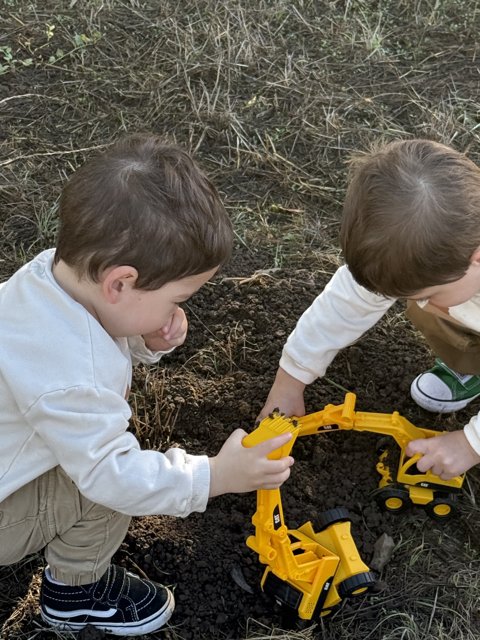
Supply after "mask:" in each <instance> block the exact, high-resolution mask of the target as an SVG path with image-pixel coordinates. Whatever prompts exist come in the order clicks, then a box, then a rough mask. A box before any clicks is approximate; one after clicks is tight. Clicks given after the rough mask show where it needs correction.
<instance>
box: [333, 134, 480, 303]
mask: <svg viewBox="0 0 480 640" xmlns="http://www.w3.org/2000/svg"><path fill="white" fill-rule="evenodd" d="M340 238H341V246H342V249H343V252H344V257H345V260H346V263H347V265H348V266H349V268H350V271H351V272H352V275H353V277H354V278H355V279H356V280H357V282H359V283H360V284H361V285H363V286H364V287H366V288H367V289H369V290H371V291H374V292H376V293H380V294H382V295H385V296H392V297H409V296H411V295H414V294H416V293H418V292H419V291H421V290H422V289H425V288H427V287H430V286H434V285H440V284H446V283H448V282H454V281H455V280H458V279H460V278H461V277H462V276H463V275H464V274H465V272H466V271H467V269H468V267H469V262H470V259H471V256H472V255H473V253H474V252H475V250H476V249H477V248H478V247H479V246H480V168H479V167H478V166H477V165H476V164H474V163H473V162H472V161H471V160H469V159H468V158H467V157H466V156H465V155H464V154H463V153H459V152H458V151H455V150H454V149H452V148H450V147H447V146H445V145H443V144H440V143H438V142H433V141H430V140H404V141H396V142H392V143H390V144H387V145H385V146H383V147H380V148H377V149H374V150H373V151H371V152H370V153H367V154H365V155H362V156H360V155H359V156H357V157H355V158H353V160H352V163H351V173H350V180H349V185H348V189H347V195H346V199H345V204H344V211H343V222H342V227H341V232H340Z"/></svg>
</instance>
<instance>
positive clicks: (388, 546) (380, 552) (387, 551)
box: [370, 533, 395, 573]
mask: <svg viewBox="0 0 480 640" xmlns="http://www.w3.org/2000/svg"><path fill="white" fill-rule="evenodd" d="M394 547H395V543H394V541H393V538H392V537H391V536H389V535H388V534H387V533H383V534H382V535H381V536H380V538H378V540H377V541H376V542H375V545H374V547H373V549H374V551H373V557H372V559H371V561H370V566H371V567H372V569H373V570H374V571H378V572H379V573H380V572H381V571H382V569H383V567H384V566H385V565H386V564H387V563H388V562H390V559H391V557H392V552H393V548H394Z"/></svg>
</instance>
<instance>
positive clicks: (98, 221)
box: [55, 134, 233, 290]
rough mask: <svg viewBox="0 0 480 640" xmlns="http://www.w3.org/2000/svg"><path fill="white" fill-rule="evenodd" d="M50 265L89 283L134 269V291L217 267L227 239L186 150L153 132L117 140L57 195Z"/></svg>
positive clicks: (214, 197) (227, 224) (214, 200)
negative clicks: (109, 272)
mask: <svg viewBox="0 0 480 640" xmlns="http://www.w3.org/2000/svg"><path fill="white" fill-rule="evenodd" d="M59 218H60V227H59V233H58V242H57V248H56V252H55V262H58V261H59V260H64V261H65V262H66V263H67V264H68V265H69V266H70V267H72V268H73V269H75V271H76V273H77V274H78V275H79V277H84V276H86V277H89V278H90V279H92V280H93V281H95V282H97V281H98V278H99V275H100V274H101V272H102V271H103V270H104V269H106V268H108V267H111V266H118V265H129V266H132V267H135V269H137V271H138V274H139V277H138V280H137V282H136V286H137V288H139V289H145V290H153V289H159V288H160V287H162V286H163V285H164V284H166V283H167V282H172V281H174V280H180V279H181V278H184V277H187V276H192V275H197V274H199V273H204V272H205V271H209V270H210V269H213V268H215V267H216V266H219V265H221V264H223V263H224V262H225V261H226V260H227V259H228V258H229V256H230V254H231V250H232V242H233V232H232V224H231V221H230V219H229V217H228V215H227V213H226V211H225V208H224V206H223V204H222V203H221V201H220V198H219V196H218V193H217V190H216V189H215V187H214V186H213V185H212V183H211V182H210V180H209V179H208V178H207V177H206V176H205V175H204V173H203V172H202V171H201V170H200V169H199V167H198V166H197V165H196V163H195V162H194V161H193V160H192V158H191V157H190V156H189V154H188V153H186V152H185V151H184V150H182V149H180V148H179V147H177V146H175V145H169V144H165V143H164V142H163V141H162V140H161V139H160V138H159V137H157V136H154V135H141V134H138V135H133V136H129V137H127V138H124V139H122V140H120V141H118V142H117V143H115V144H114V145H113V146H111V147H110V148H109V149H108V150H107V151H105V152H104V153H102V154H100V155H99V156H97V157H96V158H94V159H92V160H90V161H89V162H87V163H86V164H85V165H83V166H82V167H81V168H80V169H78V170H77V171H76V172H75V173H74V174H73V175H72V177H71V178H70V179H69V181H68V182H67V184H66V185H65V187H64V189H63V191H62V195H61V198H60V207H59Z"/></svg>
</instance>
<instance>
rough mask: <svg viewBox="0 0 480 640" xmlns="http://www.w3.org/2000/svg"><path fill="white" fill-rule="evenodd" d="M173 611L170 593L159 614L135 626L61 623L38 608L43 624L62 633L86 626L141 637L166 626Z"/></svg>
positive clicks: (100, 623) (120, 634) (116, 633)
mask: <svg viewBox="0 0 480 640" xmlns="http://www.w3.org/2000/svg"><path fill="white" fill-rule="evenodd" d="M174 609H175V600H174V597H173V593H172V592H171V591H169V592H168V600H167V601H166V603H165V606H164V607H163V609H162V610H161V611H160V612H157V613H156V614H154V616H152V617H151V618H150V619H149V620H143V621H142V622H138V623H136V624H135V625H134V624H133V623H131V624H129V625H125V624H124V623H121V622H118V623H116V624H108V622H98V623H95V622H84V623H82V622H63V621H61V620H58V619H56V618H50V617H49V616H48V615H47V614H46V613H45V612H44V611H43V610H42V608H40V615H41V616H42V619H43V620H44V622H46V623H47V624H49V625H50V626H51V627H55V628H56V629H59V630H63V631H80V630H81V629H84V628H85V627H86V626H87V625H88V624H90V625H91V626H92V627H95V628H96V629H100V630H101V631H105V633H111V634H112V635H114V636H124V637H128V636H141V635H144V634H146V633H152V632H153V631H157V630H158V629H161V627H163V626H164V624H166V623H167V622H168V621H169V620H170V618H171V616H172V613H173V610H174Z"/></svg>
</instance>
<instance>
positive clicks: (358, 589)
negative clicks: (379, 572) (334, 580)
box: [337, 571, 376, 598]
mask: <svg viewBox="0 0 480 640" xmlns="http://www.w3.org/2000/svg"><path fill="white" fill-rule="evenodd" d="M375 582H376V580H375V574H373V573H372V572H371V571H364V572H363V573H357V574H356V575H354V576H350V578H347V579H346V580H343V581H342V582H340V584H339V585H338V587H337V589H338V593H339V595H340V597H341V598H354V597H355V596H360V595H362V593H365V591H368V590H369V589H371V588H372V587H373V585H374V584H375Z"/></svg>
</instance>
